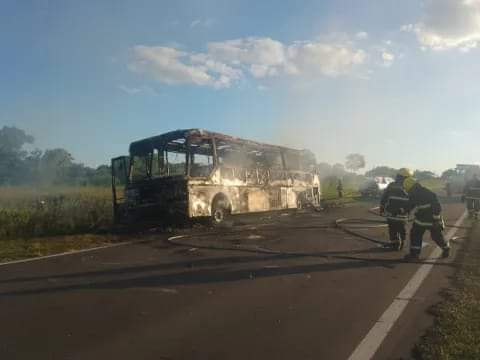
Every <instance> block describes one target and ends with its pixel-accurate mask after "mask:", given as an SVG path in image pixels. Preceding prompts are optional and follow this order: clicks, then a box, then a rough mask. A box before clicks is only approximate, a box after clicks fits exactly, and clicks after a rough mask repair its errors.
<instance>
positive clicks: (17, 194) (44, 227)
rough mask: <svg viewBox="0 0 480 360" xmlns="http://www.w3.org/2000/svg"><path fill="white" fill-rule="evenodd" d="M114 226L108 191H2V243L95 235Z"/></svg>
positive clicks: (82, 189) (26, 189)
mask: <svg viewBox="0 0 480 360" xmlns="http://www.w3.org/2000/svg"><path fill="white" fill-rule="evenodd" d="M111 224H112V205H111V193H110V190H109V189H108V188H49V189H33V188H22V187H3V188H0V240H8V239H10V240H11V239H17V238H24V239H25V238H32V237H38V236H53V235H71V234H83V233H92V232H98V231H100V230H105V229H108V228H109V227H110V226H111Z"/></svg>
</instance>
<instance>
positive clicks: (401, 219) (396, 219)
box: [387, 216, 408, 222]
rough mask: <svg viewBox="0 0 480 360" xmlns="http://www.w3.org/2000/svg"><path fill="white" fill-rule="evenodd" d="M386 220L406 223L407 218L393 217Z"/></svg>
mask: <svg viewBox="0 0 480 360" xmlns="http://www.w3.org/2000/svg"><path fill="white" fill-rule="evenodd" d="M387 219H388V220H394V221H398V222H408V218H407V217H401V218H400V217H395V216H387Z"/></svg>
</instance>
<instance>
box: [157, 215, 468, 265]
mask: <svg viewBox="0 0 480 360" xmlns="http://www.w3.org/2000/svg"><path fill="white" fill-rule="evenodd" d="M375 209H376V208H373V209H369V212H370V213H371V214H374V215H377V216H382V215H380V214H379V213H377V212H375V211H374V210H375ZM387 226H388V225H387V222H386V220H385V219H381V220H380V219H377V220H376V219H370V218H340V219H337V220H335V221H334V222H333V223H325V224H318V225H314V226H293V227H288V229H289V230H292V229H297V230H314V229H326V228H332V229H333V228H336V229H339V230H342V231H343V232H345V233H347V234H349V235H352V236H355V237H357V238H360V239H363V240H366V241H369V242H372V243H374V244H376V245H377V246H375V247H373V248H368V249H363V250H352V251H338V252H304V251H281V250H273V249H269V248H265V247H262V246H257V245H255V246H247V245H220V244H198V243H195V242H193V241H191V240H190V241H189V240H188V239H192V238H195V237H204V236H212V235H217V236H219V235H220V236H227V235H232V234H235V235H238V234H239V233H242V232H247V231H248V232H251V231H252V229H251V228H249V229H241V230H237V231H229V232H205V233H199V234H193V235H177V236H172V237H169V238H168V239H166V242H167V243H169V244H170V245H173V246H181V247H189V248H198V249H207V250H224V251H225V250H226V251H241V252H249V253H260V254H270V255H279V256H285V257H321V258H327V259H342V260H357V261H368V262H381V263H418V264H423V263H429V264H433V263H437V262H436V259H431V260H428V259H427V260H414V261H412V260H404V259H385V258H372V257H362V256H355V255H354V254H356V253H359V252H365V251H368V250H371V251H375V250H377V251H378V250H379V249H381V247H384V248H385V247H387V246H388V245H389V244H390V242H389V241H385V240H379V239H376V238H374V237H372V236H370V235H367V234H365V233H362V232H360V231H358V230H355V229H357V228H361V229H371V228H379V227H387ZM446 226H448V227H456V228H461V229H467V228H469V227H466V226H454V225H446ZM437 264H441V263H437ZM444 264H445V263H444ZM448 264H449V265H454V263H452V262H449V263H448Z"/></svg>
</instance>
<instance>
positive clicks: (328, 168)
mask: <svg viewBox="0 0 480 360" xmlns="http://www.w3.org/2000/svg"><path fill="white" fill-rule="evenodd" d="M317 170H318V174H319V175H320V178H322V179H324V178H326V177H327V176H330V175H331V174H332V171H333V170H332V165H330V164H329V163H326V162H321V163H318V164H317Z"/></svg>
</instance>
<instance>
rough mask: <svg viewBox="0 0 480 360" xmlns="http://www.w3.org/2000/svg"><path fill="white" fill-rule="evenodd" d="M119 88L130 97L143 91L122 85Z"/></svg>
mask: <svg viewBox="0 0 480 360" xmlns="http://www.w3.org/2000/svg"><path fill="white" fill-rule="evenodd" d="M119 88H120V90H122V91H123V92H125V93H127V94H129V95H135V94H138V93H139V92H140V91H141V89H139V88H135V87H129V86H127V85H120V86H119Z"/></svg>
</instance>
